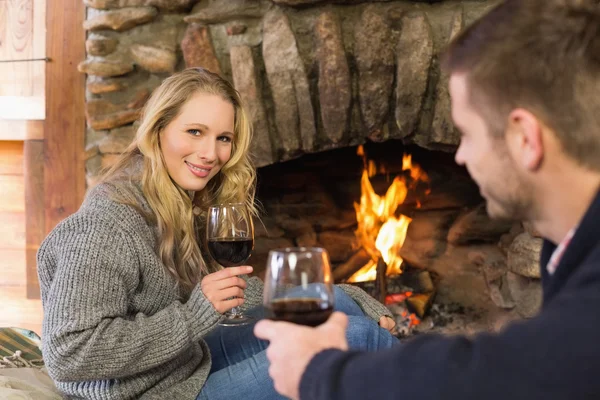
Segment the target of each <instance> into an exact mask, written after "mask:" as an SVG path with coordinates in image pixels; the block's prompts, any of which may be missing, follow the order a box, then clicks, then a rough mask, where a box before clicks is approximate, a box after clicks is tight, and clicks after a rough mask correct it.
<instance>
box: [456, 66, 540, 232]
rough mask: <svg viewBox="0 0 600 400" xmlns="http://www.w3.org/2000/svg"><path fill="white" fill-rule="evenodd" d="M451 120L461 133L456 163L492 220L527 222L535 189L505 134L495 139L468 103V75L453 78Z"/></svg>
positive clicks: (457, 75) (479, 115)
mask: <svg viewBox="0 0 600 400" xmlns="http://www.w3.org/2000/svg"><path fill="white" fill-rule="evenodd" d="M450 96H451V98H452V100H451V104H452V119H453V120H454V124H455V125H456V127H457V128H458V129H459V130H460V132H461V140H460V146H459V147H458V150H457V152H456V156H455V159H456V162H457V163H458V164H459V165H464V166H465V167H466V168H467V170H468V171H469V174H470V175H471V177H472V178H473V180H474V181H475V182H476V183H477V185H478V186H479V191H480V193H481V195H482V196H483V197H484V198H485V200H486V202H487V212H488V214H489V216H490V217H492V218H506V219H517V220H524V219H527V216H528V214H530V212H531V206H532V199H531V197H532V196H531V194H532V189H531V188H530V186H529V185H527V184H526V183H525V181H524V178H523V176H522V174H521V173H520V171H519V170H518V169H517V168H516V164H515V162H514V160H513V158H512V156H511V154H510V152H509V149H508V147H507V144H506V140H505V135H504V134H503V135H502V136H501V137H493V136H492V135H491V132H490V128H489V124H488V123H486V121H485V120H484V118H483V117H482V115H481V114H480V113H478V112H477V111H476V110H475V109H474V108H473V106H472V105H471V102H470V101H469V92H468V86H467V79H466V75H465V74H463V73H460V74H458V73H455V74H452V76H451V77H450Z"/></svg>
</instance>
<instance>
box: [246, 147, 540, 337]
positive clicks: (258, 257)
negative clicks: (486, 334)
mask: <svg viewBox="0 0 600 400" xmlns="http://www.w3.org/2000/svg"><path fill="white" fill-rule="evenodd" d="M258 176H259V184H258V193H257V198H258V200H259V202H260V203H261V205H262V208H263V210H264V217H263V218H262V221H261V222H257V224H256V229H257V232H256V237H257V238H256V248H255V250H254V253H253V255H252V257H251V259H250V264H252V265H253V266H254V267H255V270H256V273H257V274H258V275H262V273H263V272H264V268H265V265H266V264H265V263H266V256H267V254H268V251H269V250H270V249H273V248H277V247H286V246H320V247H324V248H326V249H327V250H328V252H329V255H330V258H331V262H332V268H333V276H334V278H335V280H336V282H337V283H342V282H344V283H351V284H354V285H357V286H359V287H361V288H363V289H365V290H366V291H367V292H368V293H370V294H371V295H372V296H374V297H375V298H377V299H378V300H380V301H381V302H384V303H385V304H387V305H388V307H389V308H390V310H392V311H393V312H394V313H395V314H396V316H397V321H398V323H399V327H400V334H402V335H409V334H411V333H414V332H421V331H424V330H432V329H433V330H441V331H443V332H455V331H464V330H465V329H467V330H481V329H495V328H497V326H498V325H499V323H500V322H499V321H505V320H509V319H514V318H520V317H528V316H531V315H533V313H535V312H536V310H537V307H538V306H539V299H540V298H539V282H538V281H537V279H536V278H535V277H531V276H526V275H523V274H519V273H516V272H515V271H514V269H511V268H509V263H508V260H509V258H515V254H513V253H514V252H515V251H517V252H518V250H517V249H515V247H517V248H518V247H519V246H518V245H515V242H519V241H521V240H523V235H527V236H528V235H529V234H528V233H526V232H524V228H523V227H522V224H521V223H519V222H509V221H492V220H490V219H489V218H488V217H487V214H486V212H485V204H484V201H483V199H482V198H481V196H480V195H479V190H478V188H477V185H475V183H474V182H473V181H472V180H471V178H470V177H469V175H468V174H467V172H466V171H465V170H464V169H463V168H461V167H459V166H457V165H456V164H455V163H454V160H453V157H452V154H450V153H446V152H440V151H432V150H427V149H424V148H421V147H419V146H415V145H410V146H405V145H403V144H402V142H401V141H397V140H389V141H386V142H383V143H373V142H368V143H366V144H365V145H364V146H350V147H345V148H340V149H335V150H329V151H324V152H319V153H316V154H311V155H305V156H303V157H300V158H298V159H295V160H291V161H287V162H281V163H277V164H273V165H270V166H268V167H263V168H260V169H259V175H258ZM361 198H362V202H361ZM365 208H368V209H369V211H368V212H366V211H365ZM381 216H383V217H381ZM390 222H391V223H390ZM365 227H367V228H365ZM365 229H367V230H368V229H371V230H372V229H376V231H374V232H372V231H368V232H367V231H365ZM386 231H387V233H386ZM386 235H387V236H386ZM382 237H383V238H382ZM515 238H516V239H515ZM531 240H533V241H535V240H536V239H533V238H531ZM376 242H377V243H376ZM380 242H382V243H383V246H384V247H383V248H382V247H381V246H382V245H381V243H380ZM517 244H518V243H517ZM385 252H387V253H388V254H384V253H385ZM382 254H384V256H382ZM511 254H512V255H511ZM517 257H519V256H517ZM369 269H371V271H369Z"/></svg>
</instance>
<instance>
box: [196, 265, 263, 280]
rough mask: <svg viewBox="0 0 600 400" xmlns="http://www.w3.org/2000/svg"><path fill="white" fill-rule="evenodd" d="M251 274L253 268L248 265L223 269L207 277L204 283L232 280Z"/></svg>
mask: <svg viewBox="0 0 600 400" xmlns="http://www.w3.org/2000/svg"><path fill="white" fill-rule="evenodd" d="M251 272H252V267H250V266H248V265H242V266H240V267H230V268H223V269H222V270H220V271H217V272H213V273H212V274H208V275H206V276H205V277H204V278H203V279H202V281H207V282H214V281H220V280H223V279H227V278H231V277H232V276H238V275H244V274H249V273H251Z"/></svg>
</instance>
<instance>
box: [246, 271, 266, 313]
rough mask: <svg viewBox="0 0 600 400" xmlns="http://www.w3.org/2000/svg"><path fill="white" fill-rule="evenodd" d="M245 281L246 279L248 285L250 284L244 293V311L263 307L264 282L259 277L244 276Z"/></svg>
mask: <svg viewBox="0 0 600 400" xmlns="http://www.w3.org/2000/svg"><path fill="white" fill-rule="evenodd" d="M244 279H246V283H247V284H248V286H247V287H246V290H245V291H244V298H245V299H246V301H245V302H244V304H243V306H242V310H248V309H250V308H253V307H256V306H260V305H262V304H263V290H264V284H263V281H261V280H260V278H259V277H257V276H252V277H247V276H244Z"/></svg>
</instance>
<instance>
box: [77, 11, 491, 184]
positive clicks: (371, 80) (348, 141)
mask: <svg viewBox="0 0 600 400" xmlns="http://www.w3.org/2000/svg"><path fill="white" fill-rule="evenodd" d="M84 2H85V4H86V5H87V6H88V15H87V20H86V21H85V24H84V25H85V28H86V30H87V31H88V39H87V42H86V48H87V53H88V56H87V59H86V60H85V61H83V62H82V63H81V64H80V65H79V70H80V71H81V72H82V73H86V74H87V76H88V79H87V107H86V115H87V121H88V129H89V130H88V134H87V144H86V155H87V173H88V179H89V181H90V183H92V182H93V181H94V177H95V176H96V175H97V174H98V172H99V170H100V168H101V167H102V166H107V165H110V164H111V162H112V161H113V160H114V159H115V154H118V153H119V152H121V151H122V150H123V149H124V148H125V146H126V145H127V144H128V143H129V142H130V141H131V139H132V137H133V135H134V130H135V128H134V121H135V120H136V118H137V117H138V116H139V112H140V109H141V107H142V106H143V105H144V103H145V101H146V100H147V98H148V96H149V94H150V93H151V92H152V90H153V89H154V88H155V87H156V86H157V85H159V84H160V82H161V81H162V79H164V78H165V77H166V76H168V75H170V74H172V73H173V72H175V71H178V70H181V69H183V68H185V67H190V66H204V67H206V68H208V69H210V70H212V71H214V72H218V73H221V74H223V75H224V76H225V77H227V78H228V79H229V80H231V81H232V82H234V85H235V86H236V88H237V89H238V90H239V91H240V93H241V95H242V97H243V98H244V100H245V101H246V104H247V106H248V109H249V111H250V115H251V117H252V119H253V122H254V126H255V135H256V139H255V141H254V144H253V146H254V148H253V152H254V154H255V158H256V163H257V165H258V166H264V165H269V164H272V163H274V162H278V161H282V160H287V159H291V158H295V157H297V156H299V155H301V154H303V153H311V152H317V151H322V150H327V149H330V148H335V147H341V146H349V145H356V144H359V143H363V142H364V141H365V140H366V139H367V138H369V139H371V140H373V141H384V140H387V139H393V138H396V139H402V140H403V141H404V142H405V143H416V144H418V145H420V146H422V147H426V148H435V149H443V150H449V151H452V150H454V148H455V145H456V144H457V143H458V135H457V133H456V131H455V129H454V128H453V125H452V123H451V120H450V113H449V95H448V91H447V87H446V86H447V77H446V76H444V75H443V74H440V71H439V65H438V57H437V54H438V53H439V51H440V49H442V48H443V47H444V46H445V45H446V44H447V43H448V41H449V39H450V38H451V37H452V36H453V35H455V34H456V33H457V32H458V31H459V30H460V29H461V28H462V27H463V26H464V25H465V24H468V23H469V22H470V21H471V20H473V19H474V18H476V17H478V16H479V15H481V14H482V13H483V12H485V10H486V9H488V8H489V7H490V6H491V5H492V2H490V1H468V2H467V1H465V2H456V1H451V2H450V1H448V2H435V1H431V2H419V1H412V2H410V1H358V0H346V1H342V0H337V1H322V0H321V1H320V0H273V1H271V0H227V1H222V0H201V1H197V0H84ZM430 3H435V4H430Z"/></svg>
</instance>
